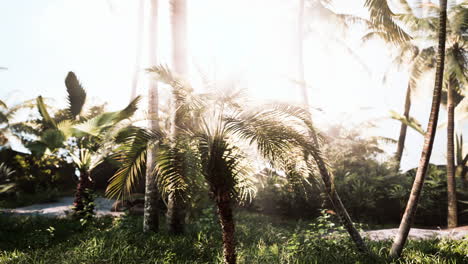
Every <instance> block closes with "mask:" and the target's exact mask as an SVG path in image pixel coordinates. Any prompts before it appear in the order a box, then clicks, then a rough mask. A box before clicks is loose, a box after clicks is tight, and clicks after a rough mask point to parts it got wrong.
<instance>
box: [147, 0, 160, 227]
mask: <svg viewBox="0 0 468 264" xmlns="http://www.w3.org/2000/svg"><path fill="white" fill-rule="evenodd" d="M150 8H151V10H150V27H149V32H150V35H149V52H148V55H149V59H150V65H156V63H157V57H156V46H157V18H158V1H157V0H152V1H151V7H150ZM158 110H159V101H158V86H157V82H156V81H154V80H150V83H149V87H148V115H149V128H150V129H152V130H157V129H159V123H158V121H159V114H158ZM155 155H156V149H154V148H149V149H148V153H147V155H146V177H145V209H144V213H143V232H149V231H153V232H157V231H158V230H159V208H158V201H159V192H158V188H157V186H156V179H155V177H153V175H152V173H153V169H154V166H155Z"/></svg>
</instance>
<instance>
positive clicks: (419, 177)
mask: <svg viewBox="0 0 468 264" xmlns="http://www.w3.org/2000/svg"><path fill="white" fill-rule="evenodd" d="M446 23H447V0H441V1H440V13H439V34H438V37H439V40H438V50H437V68H436V77H435V84H434V94H433V97H432V106H431V113H430V116H429V123H428V126H427V132H426V135H425V136H424V146H423V150H422V153H421V159H420V161H419V166H418V170H417V172H416V177H415V180H414V183H413V187H412V189H411V194H410V198H409V200H408V204H407V205H406V209H405V213H404V214H403V218H402V220H401V223H400V227H399V230H398V234H397V236H396V238H395V241H394V242H393V245H392V249H391V251H390V255H391V256H393V257H399V256H400V255H401V252H402V251H403V247H404V245H405V242H406V240H407V238H408V234H409V230H410V228H411V224H412V222H413V219H414V216H415V214H416V208H417V206H418V200H419V197H420V195H421V190H422V187H423V184H424V178H425V176H426V171H427V167H428V164H429V159H430V157H431V152H432V146H433V143H434V138H435V133H436V129H437V121H438V117H439V108H440V99H441V92H442V85H443V74H444V64H445V63H444V61H445V41H446Z"/></svg>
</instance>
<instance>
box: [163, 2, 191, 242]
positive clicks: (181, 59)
mask: <svg viewBox="0 0 468 264" xmlns="http://www.w3.org/2000/svg"><path fill="white" fill-rule="evenodd" d="M171 8H172V12H171V25H172V61H173V65H174V71H175V72H176V73H177V74H178V75H180V76H182V77H186V75H187V2H186V0H171ZM179 105H180V103H179V101H178V100H177V96H176V93H173V107H174V110H173V113H174V116H173V121H172V127H171V130H172V132H171V134H172V135H171V138H172V139H173V140H177V138H178V134H179V130H180V127H181V122H180V116H179V110H178V109H179ZM185 206H186V203H185V201H184V199H182V194H177V193H173V194H170V195H169V197H168V208H167V215H166V216H167V220H168V221H167V223H168V225H169V232H171V233H173V234H180V233H183V232H184V222H185Z"/></svg>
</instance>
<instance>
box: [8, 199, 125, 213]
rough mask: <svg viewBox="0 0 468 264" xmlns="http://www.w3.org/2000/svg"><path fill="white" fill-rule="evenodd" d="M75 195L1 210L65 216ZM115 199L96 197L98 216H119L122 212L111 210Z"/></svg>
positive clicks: (69, 210)
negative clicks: (50, 201)
mask: <svg viewBox="0 0 468 264" xmlns="http://www.w3.org/2000/svg"><path fill="white" fill-rule="evenodd" d="M73 199H74V197H62V198H59V199H58V201H57V202H53V203H44V204H34V205H30V206H25V207H20V208H15V209H0V212H4V213H12V214H25V215H42V216H49V217H64V216H66V215H67V214H68V213H70V212H71V207H72V205H73ZM114 202H115V200H111V199H105V198H96V200H95V201H94V203H95V204H96V208H95V212H96V215H97V216H103V215H114V216H119V215H121V214H122V213H118V212H111V208H112V204H113V203H114Z"/></svg>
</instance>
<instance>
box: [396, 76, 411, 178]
mask: <svg viewBox="0 0 468 264" xmlns="http://www.w3.org/2000/svg"><path fill="white" fill-rule="evenodd" d="M410 108H411V86H410V84H409V82H408V88H407V89H406V97H405V110H404V113H403V115H404V117H406V118H407V119H409V112H410ZM407 129H408V126H407V125H406V124H405V123H403V122H402V123H401V126H400V136H399V137H398V144H397V151H396V153H395V161H396V163H397V166H398V169H399V168H400V163H401V157H402V156H403V150H404V148H405V140H406V131H407Z"/></svg>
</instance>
